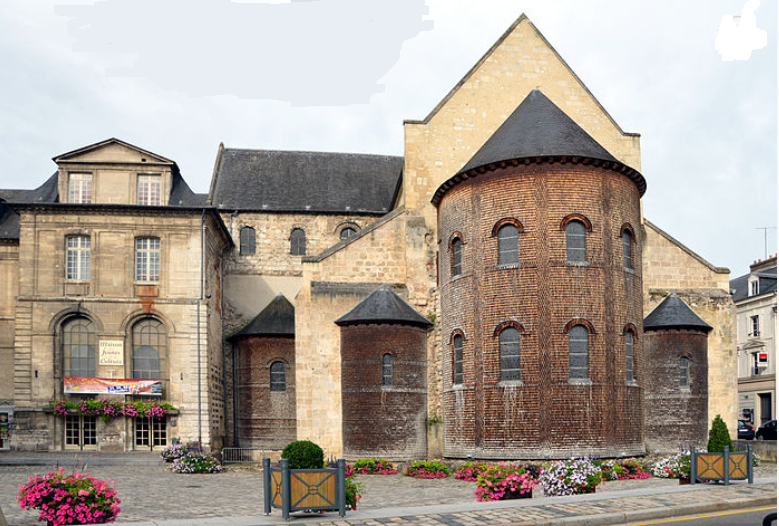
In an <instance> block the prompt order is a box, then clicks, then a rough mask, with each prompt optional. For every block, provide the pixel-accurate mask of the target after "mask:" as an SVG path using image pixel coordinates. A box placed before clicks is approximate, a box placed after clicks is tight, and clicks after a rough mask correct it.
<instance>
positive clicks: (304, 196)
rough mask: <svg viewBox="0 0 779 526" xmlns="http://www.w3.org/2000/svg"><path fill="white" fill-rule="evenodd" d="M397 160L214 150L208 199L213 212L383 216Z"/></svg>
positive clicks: (400, 159)
mask: <svg viewBox="0 0 779 526" xmlns="http://www.w3.org/2000/svg"><path fill="white" fill-rule="evenodd" d="M402 170H403V157H396V156H389V155H367V154H354V153H326V152H294V151H267V150H241V149H234V148H224V149H223V150H221V149H220V153H219V156H218V158H217V161H216V166H215V169H214V184H213V188H212V190H211V195H210V196H209V199H210V201H211V204H212V205H213V206H215V207H217V208H222V209H227V210H257V211H267V212H341V213H343V212H353V213H354V212H363V213H376V214H386V213H387V212H389V211H390V210H391V209H392V204H393V202H394V198H395V195H396V193H397V191H398V188H399V181H400V177H401V172H402Z"/></svg>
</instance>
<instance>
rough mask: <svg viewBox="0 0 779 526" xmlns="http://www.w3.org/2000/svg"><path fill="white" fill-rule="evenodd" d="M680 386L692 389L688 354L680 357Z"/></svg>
mask: <svg viewBox="0 0 779 526" xmlns="http://www.w3.org/2000/svg"><path fill="white" fill-rule="evenodd" d="M679 388H680V389H690V359H689V358H687V357H686V356H682V357H680V358H679Z"/></svg>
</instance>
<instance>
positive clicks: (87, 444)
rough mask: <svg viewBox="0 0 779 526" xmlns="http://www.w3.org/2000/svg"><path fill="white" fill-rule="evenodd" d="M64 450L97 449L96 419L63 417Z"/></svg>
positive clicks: (77, 416) (94, 417)
mask: <svg viewBox="0 0 779 526" xmlns="http://www.w3.org/2000/svg"><path fill="white" fill-rule="evenodd" d="M65 449H97V417H96V416H87V415H67V416H66V417H65Z"/></svg>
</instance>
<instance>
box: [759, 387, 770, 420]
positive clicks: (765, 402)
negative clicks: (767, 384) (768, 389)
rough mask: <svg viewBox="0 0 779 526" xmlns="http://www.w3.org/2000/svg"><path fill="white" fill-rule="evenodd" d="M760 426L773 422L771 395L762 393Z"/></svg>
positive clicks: (760, 395)
mask: <svg viewBox="0 0 779 526" xmlns="http://www.w3.org/2000/svg"><path fill="white" fill-rule="evenodd" d="M758 396H759V397H760V425H763V424H765V423H766V422H768V421H770V420H773V417H772V416H771V393H760V394H759V395H758Z"/></svg>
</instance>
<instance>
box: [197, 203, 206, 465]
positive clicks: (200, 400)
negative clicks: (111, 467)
mask: <svg viewBox="0 0 779 526" xmlns="http://www.w3.org/2000/svg"><path fill="white" fill-rule="evenodd" d="M205 224H206V211H205V209H204V210H203V215H201V216H200V297H199V298H198V300H197V450H198V453H202V452H203V393H202V389H201V388H202V386H201V383H202V381H201V378H200V375H201V373H202V365H201V360H200V303H201V302H202V301H203V274H204V271H203V266H204V265H205V262H204V258H205V248H204V247H205V242H206V240H205V237H204V236H203V229H204V228H205Z"/></svg>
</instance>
